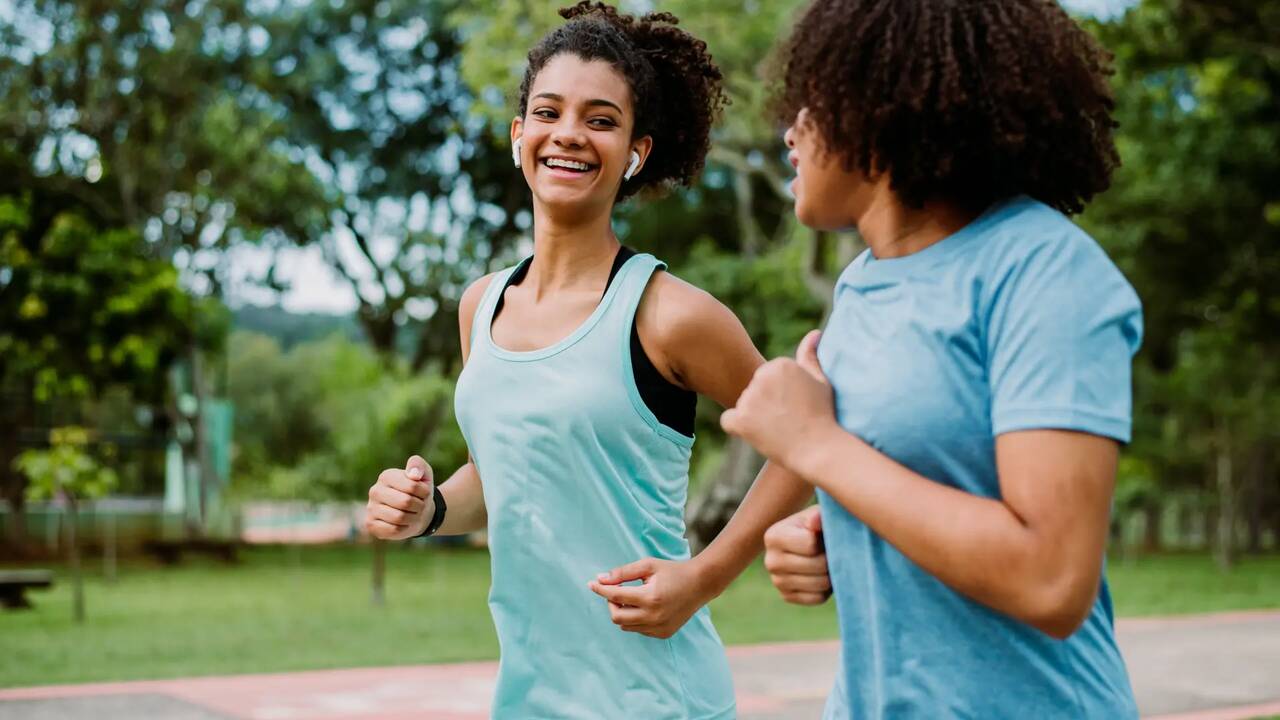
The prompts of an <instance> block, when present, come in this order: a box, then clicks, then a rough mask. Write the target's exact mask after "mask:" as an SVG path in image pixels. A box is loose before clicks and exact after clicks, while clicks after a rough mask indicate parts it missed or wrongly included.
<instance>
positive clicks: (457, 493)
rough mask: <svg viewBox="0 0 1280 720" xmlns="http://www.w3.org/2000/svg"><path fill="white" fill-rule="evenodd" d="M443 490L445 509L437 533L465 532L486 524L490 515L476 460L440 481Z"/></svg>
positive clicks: (441, 492)
mask: <svg viewBox="0 0 1280 720" xmlns="http://www.w3.org/2000/svg"><path fill="white" fill-rule="evenodd" d="M440 494H441V495H444V503H445V508H446V512H445V515H444V524H442V525H441V526H440V529H439V530H437V531H436V534H437V535H466V534H467V533H471V532H475V531H477V530H483V529H484V528H485V527H486V525H487V524H488V521H489V515H488V513H487V512H486V511H485V507H484V493H483V492H482V489H481V485H480V473H479V472H478V471H477V470H476V466H475V463H472V462H468V463H467V464H465V465H463V466H462V467H460V468H458V470H457V471H456V472H454V473H453V475H451V476H449V479H448V480H445V481H444V482H442V483H440Z"/></svg>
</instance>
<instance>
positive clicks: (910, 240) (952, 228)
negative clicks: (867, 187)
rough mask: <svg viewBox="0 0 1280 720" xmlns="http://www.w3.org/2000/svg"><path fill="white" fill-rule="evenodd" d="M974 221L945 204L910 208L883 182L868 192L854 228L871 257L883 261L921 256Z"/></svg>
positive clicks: (958, 208) (967, 213)
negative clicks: (922, 251)
mask: <svg viewBox="0 0 1280 720" xmlns="http://www.w3.org/2000/svg"><path fill="white" fill-rule="evenodd" d="M975 217H977V214H976V213H973V212H970V211H968V210H964V209H962V208H961V207H959V206H958V205H956V204H954V203H949V202H945V201H930V202H926V203H925V204H924V205H923V206H922V207H918V208H913V207H909V206H907V205H906V204H904V203H903V202H902V201H901V200H900V199H899V198H898V196H897V195H896V194H895V193H894V192H893V191H891V190H890V189H889V185H888V183H887V182H884V183H877V185H876V187H874V188H873V189H872V190H871V193H870V198H869V199H868V200H867V202H866V204H865V209H864V210H863V212H862V213H860V214H859V216H858V222H857V225H858V233H859V234H860V235H862V239H863V240H864V241H865V242H866V243H867V247H869V248H871V253H872V254H873V255H875V257H876V258H878V259H881V260H883V259H885V258H896V257H903V256H905V255H911V254H913V253H917V252H920V251H921V250H924V249H925V248H927V247H929V246H930V245H933V244H934V243H937V242H939V241H941V240H942V239H944V238H946V237H947V236H949V235H952V234H953V233H955V232H956V231H958V230H960V229H961V228H963V227H964V226H965V225H968V224H969V223H970V222H972V221H973V219H974V218H975Z"/></svg>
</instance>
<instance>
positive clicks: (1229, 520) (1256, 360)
mask: <svg viewBox="0 0 1280 720" xmlns="http://www.w3.org/2000/svg"><path fill="white" fill-rule="evenodd" d="M1277 27H1280V2H1277V0H1261V1H1258V2H1255V1H1253V0H1247V1H1246V0H1228V1H1226V2H1206V1H1203V0H1179V1H1178V2H1157V1H1156V0H1147V1H1145V2H1143V3H1141V4H1140V5H1139V6H1137V7H1135V8H1133V9H1132V10H1130V11H1129V12H1128V13H1127V14H1126V15H1124V16H1123V17H1122V18H1121V19H1119V20H1118V21H1116V22H1114V23H1108V24H1098V25H1095V26H1094V30H1095V31H1096V32H1097V33H1098V34H1099V36H1100V37H1101V39H1102V41H1103V43H1104V44H1105V45H1106V46H1107V47H1109V48H1110V49H1111V50H1112V51H1113V52H1115V53H1116V56H1117V66H1118V71H1119V72H1118V75H1117V78H1116V82H1115V86H1116V89H1117V95H1118V107H1117V117H1118V119H1119V121H1120V134H1119V137H1118V142H1119V146H1120V150H1121V155H1122V159H1123V162H1124V166H1123V167H1122V169H1121V170H1120V172H1119V173H1118V175H1117V177H1116V180H1115V184H1114V187H1113V189H1112V190H1111V191H1109V192H1108V193H1107V194H1105V195H1104V196H1102V197H1101V198H1100V199H1099V200H1098V201H1096V202H1095V203H1094V205H1093V206H1092V207H1091V208H1090V210H1089V211H1088V212H1087V213H1086V215H1085V217H1084V222H1085V224H1086V226H1087V227H1088V228H1089V229H1091V230H1092V231H1093V232H1094V234H1095V235H1096V236H1097V237H1099V239H1100V240H1102V241H1103V243H1104V244H1105V245H1106V246H1107V248H1108V250H1109V251H1110V252H1111V254H1112V256H1113V257H1115V258H1116V259H1117V261H1118V262H1119V263H1120V264H1121V267H1122V268H1123V269H1124V270H1125V272H1126V273H1127V274H1128V275H1129V277H1130V279H1131V280H1132V281H1133V283H1134V285H1135V286H1136V287H1137V289H1138V292H1139V294H1140V295H1141V296H1142V298H1143V301H1144V306H1145V310H1146V322H1147V331H1146V340H1145V341H1144V349H1143V352H1142V353H1141V354H1140V356H1139V360H1138V364H1139V368H1138V373H1137V378H1138V386H1137V395H1138V398H1139V404H1138V408H1139V415H1138V417H1137V418H1136V420H1137V422H1136V431H1137V432H1136V437H1135V441H1134V444H1133V447H1132V449H1131V452H1132V453H1136V454H1137V455H1139V456H1143V457H1145V458H1147V459H1148V461H1149V463H1150V466H1151V468H1152V472H1153V474H1154V476H1155V479H1156V483H1157V486H1158V487H1159V488H1160V489H1161V491H1162V492H1161V495H1163V496H1167V495H1168V494H1169V493H1173V492H1178V491H1179V490H1180V489H1182V488H1186V487H1202V488H1204V489H1205V490H1207V491H1208V493H1207V494H1208V496H1209V497H1214V498H1216V501H1215V502H1214V505H1215V506H1216V509H1217V519H1216V521H1215V523H1216V526H1217V532H1216V536H1217V537H1216V547H1217V550H1218V556H1219V559H1220V561H1221V562H1222V564H1223V565H1229V564H1230V560H1231V556H1232V554H1233V552H1234V550H1235V548H1236V546H1237V543H1238V533H1237V528H1236V523H1237V519H1238V517H1239V515H1240V510H1241V500H1242V499H1243V498H1249V499H1251V501H1252V502H1253V503H1254V504H1255V507H1254V509H1255V510H1256V512H1253V513H1251V514H1250V516H1249V518H1248V519H1249V522H1250V525H1251V527H1250V529H1249V530H1250V532H1249V534H1250V535H1251V537H1252V543H1251V544H1253V545H1255V546H1256V545H1257V544H1258V542H1259V537H1260V531H1261V524H1262V523H1263V522H1264V513H1263V512H1262V510H1263V508H1265V507H1267V506H1268V505H1269V507H1270V510H1269V513H1270V515H1271V517H1270V519H1269V522H1270V523H1271V526H1272V528H1273V532H1274V533H1275V534H1276V536H1277V537H1278V538H1280V487H1278V485H1280V484H1278V483H1277V468H1278V467H1280V463H1278V462H1277V460H1280V454H1278V450H1277V449H1278V448H1280V443H1277V442H1276V440H1277V438H1278V437H1280V436H1278V435H1277V430H1276V428H1277V427H1280V425H1277V423H1276V416H1275V408H1276V405H1277V403H1280V378H1278V377H1277V375H1276V372H1275V367H1276V366H1277V362H1278V361H1280V334H1278V333H1277V329H1278V328H1280V295H1277V294H1276V288H1277V287H1280V35H1277V34H1276V32H1275V29H1276V28H1277ZM1159 516H1160V513H1159V506H1158V503H1155V504H1153V506H1152V507H1150V508H1149V512H1148V517H1149V520H1150V524H1152V525H1154V524H1156V521H1157V520H1158V518H1159ZM1157 534H1158V530H1157Z"/></svg>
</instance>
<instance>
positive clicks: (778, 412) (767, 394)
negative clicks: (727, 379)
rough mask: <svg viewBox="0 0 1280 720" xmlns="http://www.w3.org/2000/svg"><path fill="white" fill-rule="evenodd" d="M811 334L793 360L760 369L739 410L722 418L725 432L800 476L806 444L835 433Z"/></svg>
mask: <svg viewBox="0 0 1280 720" xmlns="http://www.w3.org/2000/svg"><path fill="white" fill-rule="evenodd" d="M821 335H822V333H821V332H819V331H817V330H814V331H812V332H810V333H809V334H808V335H805V336H804V340H801V341H800V347H799V348H798V349H797V350H796V359H795V360H792V359H790V358H777V359H774V360H771V361H769V362H767V363H765V364H764V365H761V366H760V367H759V368H758V369H757V370H756V374H755V375H754V376H753V377H752V378H751V383H750V384H749V385H748V386H747V389H746V390H743V391H742V395H741V396H740V397H739V398H738V402H737V404H736V405H735V406H734V407H733V408H730V409H729V410H726V411H724V413H723V414H722V415H721V416H720V426H721V427H723V428H724V429H725V431H726V432H728V433H731V434H733V435H737V436H739V437H741V438H742V439H744V440H746V441H747V442H749V443H751V445H752V446H753V447H755V449H756V450H758V451H760V454H762V455H764V456H765V457H767V458H769V459H770V460H773V461H775V462H779V463H781V464H782V465H784V466H785V467H786V468H787V469H789V470H791V471H793V472H796V473H797V474H802V473H800V469H799V468H798V467H797V465H799V464H800V463H799V462H798V458H799V456H800V455H801V453H802V452H803V451H804V449H805V448H806V447H808V446H809V444H810V443H812V442H815V441H818V439H819V438H821V437H822V436H823V434H824V433H825V432H827V431H828V430H830V429H833V428H835V429H838V428H839V426H838V425H837V424H836V420H835V401H834V399H833V398H832V395H831V384H830V383H828V382H827V377H826V375H824V374H823V373H822V367H821V366H820V365H819V364H818V339H819V338H820V337H821Z"/></svg>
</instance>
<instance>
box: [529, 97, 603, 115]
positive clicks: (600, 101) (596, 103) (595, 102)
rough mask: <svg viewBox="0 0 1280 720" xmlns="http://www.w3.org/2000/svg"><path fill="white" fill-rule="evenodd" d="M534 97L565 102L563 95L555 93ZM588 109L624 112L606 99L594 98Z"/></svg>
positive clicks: (589, 101)
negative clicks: (608, 108) (602, 108)
mask: <svg viewBox="0 0 1280 720" xmlns="http://www.w3.org/2000/svg"><path fill="white" fill-rule="evenodd" d="M533 97H534V99H537V98H546V99H548V100H555V101H556V102H564V96H563V95H557V94H555V93H549V92H544V93H538V94H537V95H534V96H533ZM587 107H611V108H613V109H614V110H617V111H618V112H619V113H621V112H622V108H620V107H618V106H617V104H615V103H613V102H610V101H608V100H605V99H604V98H594V99H591V100H588V101H587Z"/></svg>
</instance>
